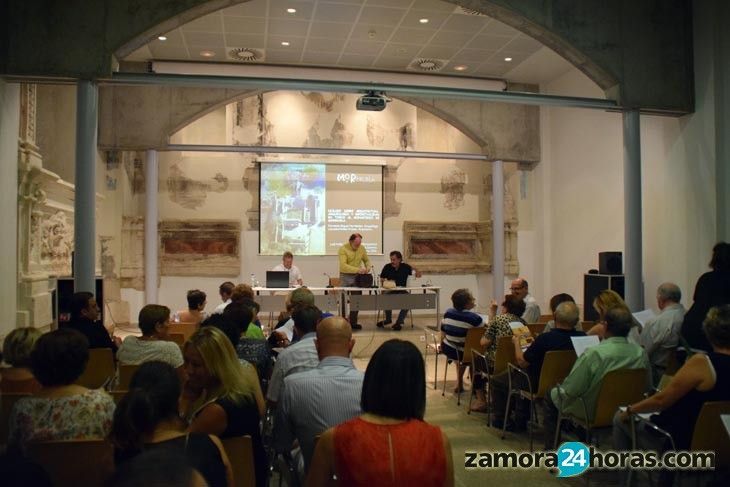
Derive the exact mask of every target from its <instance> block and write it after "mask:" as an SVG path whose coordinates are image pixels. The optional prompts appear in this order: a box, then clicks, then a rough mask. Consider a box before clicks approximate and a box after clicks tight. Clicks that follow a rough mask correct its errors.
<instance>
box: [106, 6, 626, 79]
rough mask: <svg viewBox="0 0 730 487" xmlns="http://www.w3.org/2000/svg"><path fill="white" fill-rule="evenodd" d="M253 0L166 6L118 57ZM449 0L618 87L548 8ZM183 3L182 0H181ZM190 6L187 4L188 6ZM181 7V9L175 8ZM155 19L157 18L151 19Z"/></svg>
mask: <svg viewBox="0 0 730 487" xmlns="http://www.w3.org/2000/svg"><path fill="white" fill-rule="evenodd" d="M249 1H252V0H190V1H188V2H184V3H185V4H186V5H182V6H180V7H177V6H174V7H167V8H168V9H169V10H170V11H169V14H170V15H171V16H170V17H168V18H167V19H165V20H163V21H161V22H158V23H156V24H153V25H150V26H149V27H148V28H146V29H145V30H144V31H143V32H141V33H139V34H137V35H135V36H134V37H132V38H131V39H129V40H127V41H126V42H124V43H123V44H121V45H120V47H118V48H117V49H116V51H115V52H114V55H115V56H116V57H117V58H118V59H121V58H124V57H125V56H127V55H128V54H130V53H132V52H133V51H135V50H136V49H138V48H140V47H142V46H143V45H144V44H146V43H147V42H149V40H150V39H152V38H154V37H155V36H156V35H158V34H159V33H160V32H168V31H170V30H172V29H175V28H177V27H180V26H181V25H184V24H186V23H187V22H190V21H192V20H195V19H196V18H198V17H201V16H203V15H206V14H209V13H212V12H215V11H217V10H220V9H223V8H226V7H230V6H232V5H236V4H241V3H246V2H249ZM441 1H443V2H446V3H453V4H454V5H458V6H462V7H465V8H468V9H471V10H473V11H475V12H479V13H482V14H485V15H488V16H490V17H492V18H494V19H496V20H499V21H500V22H503V23H505V24H507V25H509V26H511V27H513V28H515V29H517V30H519V31H521V32H523V33H525V34H527V35H529V36H531V37H533V38H534V39H536V40H538V41H539V42H541V43H542V44H543V45H545V46H547V47H549V48H550V49H552V50H554V51H555V52H556V53H557V54H558V55H560V56H562V57H563V58H565V59H566V60H567V61H568V62H569V63H571V64H573V65H574V66H575V67H576V68H578V69H579V70H580V71H582V72H583V73H585V74H586V76H588V77H589V78H590V79H591V80H592V81H593V82H595V83H596V84H597V85H598V86H599V87H601V88H602V89H603V90H604V91H608V90H611V89H615V87H616V86H617V85H618V83H619V81H618V80H617V79H616V77H615V76H613V75H612V74H610V73H609V72H608V71H607V70H606V69H604V68H603V67H602V66H601V65H599V64H598V63H597V62H595V61H594V60H593V59H591V58H590V57H588V56H587V55H586V54H584V53H583V52H581V51H580V50H579V49H578V48H576V47H575V46H574V45H573V44H571V43H570V42H569V41H568V40H567V39H565V38H564V37H563V36H561V35H559V34H558V33H557V32H556V31H554V30H552V29H551V28H550V27H549V26H548V25H546V24H549V23H551V22H550V21H551V19H552V18H551V17H549V16H548V14H546V13H545V12H540V11H537V12H530V11H529V10H528V9H526V8H523V9H522V10H525V12H530V14H531V15H528V14H527V13H522V12H521V11H520V10H519V7H513V6H512V5H510V3H509V2H508V1H507V0H466V1H465V0H441ZM180 3H183V2H180ZM186 6H187V8H186ZM177 8H179V10H176V9H177ZM152 22H154V20H152Z"/></svg>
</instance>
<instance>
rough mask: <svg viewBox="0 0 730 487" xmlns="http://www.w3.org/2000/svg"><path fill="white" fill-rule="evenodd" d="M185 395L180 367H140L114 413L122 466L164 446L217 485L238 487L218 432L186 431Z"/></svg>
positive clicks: (161, 364)
mask: <svg viewBox="0 0 730 487" xmlns="http://www.w3.org/2000/svg"><path fill="white" fill-rule="evenodd" d="M179 399H180V379H179V378H178V376H177V373H176V372H175V369H173V368H172V367H171V366H170V365H169V364H166V363H164V362H157V361H154V362H147V363H145V364H142V366H140V368H139V370H137V372H135V374H134V375H133V376H132V381H131V382H130V384H129V392H128V393H127V394H126V395H125V396H124V397H123V398H122V399H121V401H120V402H119V404H118V406H117V409H116V411H114V423H113V425H112V431H111V435H110V439H111V441H112V444H113V445H114V457H115V460H116V463H117V465H121V464H123V463H124V462H125V461H129V459H131V458H133V457H135V456H136V455H138V454H139V453H141V452H142V451H144V450H164V451H167V452H170V453H172V454H174V455H176V456H178V457H180V458H184V459H185V460H186V462H187V464H188V465H189V466H190V467H192V468H194V469H196V470H197V471H198V472H200V473H201V474H202V475H203V477H204V478H205V481H206V482H207V483H208V485H210V486H211V487H213V486H219V487H226V486H229V487H232V485H233V479H232V474H231V468H230V465H229V459H228V457H227V456H226V453H225V451H224V450H223V445H222V443H221V442H220V440H219V439H218V438H217V437H215V436H213V435H208V434H204V433H186V429H187V424H185V422H184V421H183V420H182V419H180V415H179V412H178V401H179ZM147 482H148V480H146V481H145V482H143V483H147Z"/></svg>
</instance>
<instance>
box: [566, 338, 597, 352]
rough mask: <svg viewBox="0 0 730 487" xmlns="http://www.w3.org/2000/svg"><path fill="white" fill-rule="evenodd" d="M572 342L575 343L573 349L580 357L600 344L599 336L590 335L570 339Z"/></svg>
mask: <svg viewBox="0 0 730 487" xmlns="http://www.w3.org/2000/svg"><path fill="white" fill-rule="evenodd" d="M570 341H572V342H573V348H574V349H575V354H576V355H577V356H578V357H580V356H581V355H583V352H585V351H586V350H587V349H589V348H591V347H595V346H596V345H598V344H599V343H600V340H599V339H598V336H597V335H588V336H584V337H570Z"/></svg>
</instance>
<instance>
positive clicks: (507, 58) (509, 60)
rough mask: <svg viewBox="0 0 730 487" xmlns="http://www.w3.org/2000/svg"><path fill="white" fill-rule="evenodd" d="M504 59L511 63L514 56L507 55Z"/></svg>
mask: <svg viewBox="0 0 730 487" xmlns="http://www.w3.org/2000/svg"><path fill="white" fill-rule="evenodd" d="M504 60H505V61H507V62H508V63H509V62H511V61H512V58H511V57H506V58H504Z"/></svg>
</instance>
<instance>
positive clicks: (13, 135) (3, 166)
mask: <svg viewBox="0 0 730 487" xmlns="http://www.w3.org/2000/svg"><path fill="white" fill-rule="evenodd" d="M19 117H20V85H18V84H17V83H7V82H6V81H4V80H2V79H0V220H1V221H2V222H3V226H4V228H5V231H4V232H2V235H0V248H2V249H3V251H2V252H0V337H4V336H5V335H6V334H8V333H9V332H10V331H11V330H12V329H13V328H15V323H16V317H15V313H16V309H17V299H18V298H17V296H18V295H17V292H18V291H17V279H18V252H17V231H11V229H15V228H18V133H19V132H18V131H19V124H20V121H19Z"/></svg>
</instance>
